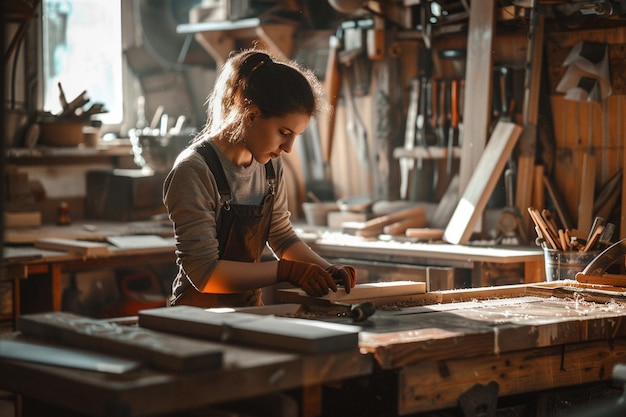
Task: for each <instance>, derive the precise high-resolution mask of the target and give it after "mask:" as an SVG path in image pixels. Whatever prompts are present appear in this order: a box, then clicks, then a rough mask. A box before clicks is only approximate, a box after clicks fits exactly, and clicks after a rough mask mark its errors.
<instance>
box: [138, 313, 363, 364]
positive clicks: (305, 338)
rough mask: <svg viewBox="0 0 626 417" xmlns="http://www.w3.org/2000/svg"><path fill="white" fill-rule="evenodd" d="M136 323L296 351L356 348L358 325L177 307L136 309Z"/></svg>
mask: <svg viewBox="0 0 626 417" xmlns="http://www.w3.org/2000/svg"><path fill="white" fill-rule="evenodd" d="M139 325H140V326H142V327H145V328H150V329H153V330H160V331H164V332H172V333H176V334H181V335H186V336H192V337H200V338H207V339H212V340H220V341H222V342H228V343H239V344H241V343H244V344H250V345H254V346H263V347H272V348H278V349H285V350H290V351H297V352H306V353H317V352H333V351H341V350H347V349H357V348H358V338H359V328H358V327H356V326H350V325H344V324H335V323H324V322H319V321H313V320H305V319H295V318H289V317H275V316H260V315H257V314H246V313H218V312H212V311H207V310H205V309H202V308H199V307H191V306H177V307H165V308H156V309H151V310H143V311H140V312H139Z"/></svg>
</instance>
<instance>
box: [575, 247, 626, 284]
mask: <svg viewBox="0 0 626 417" xmlns="http://www.w3.org/2000/svg"><path fill="white" fill-rule="evenodd" d="M624 255H626V239H622V240H620V241H618V242H616V243H614V244H612V245H611V246H609V247H608V248H606V249H605V250H603V251H602V252H600V254H599V255H598V256H596V257H595V258H594V259H593V260H592V261H591V262H589V263H588V264H587V266H586V267H585V269H583V271H582V272H579V273H578V274H576V281H579V282H586V283H592V284H610V285H616V284H620V286H623V285H624V284H625V283H626V276H623V275H613V274H605V272H606V270H607V269H609V268H610V267H611V266H613V265H614V264H615V263H616V262H618V261H619V262H620V263H622V264H623V263H624Z"/></svg>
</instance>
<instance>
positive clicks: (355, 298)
mask: <svg viewBox="0 0 626 417" xmlns="http://www.w3.org/2000/svg"><path fill="white" fill-rule="evenodd" d="M281 292H285V293H291V294H293V295H294V296H296V297H298V298H299V297H302V298H313V297H310V296H308V295H307V294H306V292H304V291H303V290H302V289H300V288H286V289H284V290H281ZM425 292H426V283H425V282H417V281H388V282H370V283H366V284H356V286H355V287H354V288H352V289H351V290H350V293H349V294H348V293H346V290H345V289H344V288H337V292H330V293H328V294H326V295H325V296H323V297H314V298H319V299H321V300H325V301H331V302H341V303H346V304H353V303H355V302H359V301H362V300H371V301H375V300H376V299H377V298H383V297H395V296H405V295H414V294H423V293H425Z"/></svg>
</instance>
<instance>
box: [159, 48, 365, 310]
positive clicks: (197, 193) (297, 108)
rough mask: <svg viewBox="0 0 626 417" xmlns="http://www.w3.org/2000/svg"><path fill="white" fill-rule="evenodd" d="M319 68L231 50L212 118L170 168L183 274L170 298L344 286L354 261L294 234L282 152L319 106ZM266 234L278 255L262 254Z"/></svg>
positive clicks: (253, 297)
mask: <svg viewBox="0 0 626 417" xmlns="http://www.w3.org/2000/svg"><path fill="white" fill-rule="evenodd" d="M321 92H322V88H321V85H320V83H319V81H317V79H316V78H315V76H314V75H313V73H312V72H310V71H308V70H305V69H303V68H301V67H299V66H298V65H297V64H296V63H294V62H277V61H275V60H273V59H272V58H271V57H270V56H269V55H268V54H266V53H265V52H263V51H260V50H256V49H249V50H245V51H241V52H239V53H235V54H232V55H231V56H230V57H229V59H228V60H227V61H226V63H225V64H224V67H223V68H222V71H221V73H220V75H219V77H218V79H217V81H216V83H215V87H214V89H213V91H212V93H211V95H210V96H209V100H208V112H207V113H208V119H207V123H206V125H205V127H204V129H203V130H202V131H201V132H200V133H199V134H198V136H197V137H196V138H195V140H194V142H193V144H192V145H191V146H189V148H188V149H186V150H185V151H183V152H182V153H181V154H180V155H179V156H178V158H177V160H176V162H175V163H174V166H173V168H172V170H171V171H170V173H169V174H168V176H167V178H166V180H165V183H164V191H163V201H164V203H165V206H166V207H167V210H168V213H169V217H170V219H171V220H172V222H173V224H174V230H175V235H176V255H177V263H178V265H179V273H178V275H177V277H176V279H175V280H174V283H173V286H172V298H171V304H172V305H181V304H185V305H196V306H201V307H204V308H210V307H241V306H253V305H262V304H263V302H262V299H261V288H263V287H267V286H270V285H273V284H276V283H277V282H289V283H291V284H292V285H294V286H297V287H300V288H302V289H303V290H305V291H306V293H307V294H309V295H312V296H323V295H325V294H328V292H329V291H337V283H340V284H342V285H343V286H344V287H345V290H346V292H350V288H352V287H354V285H355V283H356V271H355V269H354V268H352V267H350V266H344V265H331V264H330V263H329V262H327V261H326V260H324V259H323V258H321V257H320V256H319V255H317V254H316V253H315V252H314V251H313V250H311V249H310V248H309V246H308V245H306V244H305V243H304V242H303V241H302V240H300V238H299V237H298V236H297V235H296V233H295V231H294V230H293V227H292V225H291V223H290V220H289V216H290V213H289V211H288V210H287V192H286V186H285V178H284V171H283V166H282V163H281V160H280V158H279V157H280V155H281V153H282V152H287V153H289V152H291V150H292V148H293V145H294V141H295V139H296V137H297V136H298V135H300V134H301V133H302V132H303V131H304V130H305V128H306V127H307V125H308V123H309V120H310V118H311V117H313V116H315V115H316V114H317V113H318V112H319V111H320V110H321V109H320V106H321V104H320V103H323V102H324V101H323V100H322V99H321V98H322V97H323V95H322V94H321ZM266 243H267V244H269V247H270V248H271V250H272V251H273V253H274V254H275V255H276V256H277V257H278V258H279V259H280V260H279V261H266V262H259V261H260V258H261V254H262V252H263V250H264V248H265V247H266Z"/></svg>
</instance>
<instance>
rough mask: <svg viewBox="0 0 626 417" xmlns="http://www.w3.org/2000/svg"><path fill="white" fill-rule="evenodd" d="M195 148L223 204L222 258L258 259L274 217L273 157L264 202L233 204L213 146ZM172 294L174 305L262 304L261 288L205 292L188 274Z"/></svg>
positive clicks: (220, 212) (220, 221)
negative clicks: (242, 290)
mask: <svg viewBox="0 0 626 417" xmlns="http://www.w3.org/2000/svg"><path fill="white" fill-rule="evenodd" d="M195 149H196V152H200V154H201V155H202V156H203V157H204V159H205V161H206V163H207V165H208V166H209V169H211V172H212V173H213V176H214V177H215V180H216V182H217V188H218V191H219V195H220V202H221V204H220V208H219V209H218V212H217V216H216V218H217V220H216V222H217V240H218V242H219V253H220V256H219V258H220V259H224V260H229V261H241V262H259V261H260V259H261V254H262V253H263V250H264V248H265V244H266V242H267V239H268V236H269V230H270V223H271V220H272V211H273V207H274V193H275V184H276V174H275V172H274V166H273V165H272V161H271V160H270V161H268V162H267V163H266V164H265V174H266V177H267V183H268V187H269V190H268V192H267V194H266V195H265V197H264V198H263V203H262V204H261V205H256V206H255V205H243V204H232V203H231V202H230V198H231V192H230V187H229V186H228V181H227V180H226V175H225V174H224V169H223V167H222V164H221V163H220V161H219V158H218V156H217V153H216V152H215V149H213V147H212V146H211V145H210V144H208V143H206V142H202V143H201V144H199V145H196V148H195ZM180 284H182V285H180V286H179V287H178V288H177V290H176V293H175V294H174V295H173V297H172V301H171V305H193V306H198V307H203V308H215V307H245V306H259V305H263V300H262V298H261V289H260V288H258V289H255V290H251V291H245V292H238V293H230V294H215V293H202V292H200V291H198V290H196V288H195V287H194V286H193V285H191V282H189V278H187V277H184V278H182V282H181V283H180Z"/></svg>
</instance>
